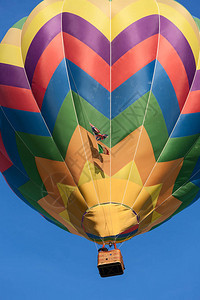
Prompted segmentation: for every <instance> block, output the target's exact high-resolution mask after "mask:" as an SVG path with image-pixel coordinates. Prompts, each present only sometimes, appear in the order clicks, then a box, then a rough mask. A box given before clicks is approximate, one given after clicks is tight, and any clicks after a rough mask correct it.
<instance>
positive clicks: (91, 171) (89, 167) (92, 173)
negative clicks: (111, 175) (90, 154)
mask: <svg viewBox="0 0 200 300" xmlns="http://www.w3.org/2000/svg"><path fill="white" fill-rule="evenodd" d="M99 168H100V167H99ZM99 168H98V167H97V166H94V164H93V163H91V162H89V161H87V162H86V163H85V166H84V168H83V170H82V173H81V176H80V179H79V182H78V186H81V185H83V184H85V183H87V182H90V181H92V180H99V179H102V177H103V176H105V178H108V176H107V175H106V174H105V173H104V172H103V170H101V169H99ZM91 177H92V178H91Z"/></svg>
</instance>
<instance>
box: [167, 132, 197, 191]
mask: <svg viewBox="0 0 200 300" xmlns="http://www.w3.org/2000/svg"><path fill="white" fill-rule="evenodd" d="M199 153H200V138H198V140H197V142H196V143H195V144H194V146H193V147H192V149H191V150H190V152H189V153H188V155H187V156H186V157H185V159H184V161H183V166H182V168H181V171H180V173H179V175H178V177H177V179H176V182H175V185H174V189H173V192H174V191H176V190H177V189H178V188H179V187H180V186H182V185H183V184H184V183H186V182H187V181H188V180H189V179H190V177H191V175H192V172H193V170H194V168H195V166H196V163H197V161H198V159H199Z"/></svg>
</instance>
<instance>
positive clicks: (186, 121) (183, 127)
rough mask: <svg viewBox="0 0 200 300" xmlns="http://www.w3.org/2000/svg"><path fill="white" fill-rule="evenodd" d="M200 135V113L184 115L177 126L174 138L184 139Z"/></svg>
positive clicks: (173, 134)
mask: <svg viewBox="0 0 200 300" xmlns="http://www.w3.org/2000/svg"><path fill="white" fill-rule="evenodd" d="M199 133H200V113H192V114H183V115H180V118H179V120H178V122H177V124H176V127H175V129H174V131H173V133H172V137H173V138H175V137H184V136H190V135H195V134H199Z"/></svg>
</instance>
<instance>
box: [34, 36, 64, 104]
mask: <svg viewBox="0 0 200 300" xmlns="http://www.w3.org/2000/svg"><path fill="white" fill-rule="evenodd" d="M63 58H64V51H63V41H62V36H61V33H59V34H58V35H57V36H56V37H55V38H54V39H53V40H52V41H51V43H50V44H49V45H48V47H47V48H46V49H45V51H44V52H43V53H42V55H41V57H40V59H39V61H38V63H37V66H36V68H35V72H34V75H33V81H32V91H33V94H34V96H35V98H36V101H37V103H38V106H39V108H40V109H41V107H42V102H43V98H44V95H45V92H46V89H47V86H48V84H49V82H50V80H51V78H52V76H53V74H54V72H55V70H56V68H57V67H58V65H59V64H60V63H61V61H62V60H63Z"/></svg>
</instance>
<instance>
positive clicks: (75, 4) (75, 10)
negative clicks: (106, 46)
mask: <svg viewBox="0 0 200 300" xmlns="http://www.w3.org/2000/svg"><path fill="white" fill-rule="evenodd" d="M108 4H109V2H108ZM63 12H70V13H72V14H75V15H78V16H80V17H82V18H83V19H85V20H87V21H88V22H89V23H91V24H92V25H94V26H95V27H96V28H97V29H98V30H99V31H101V32H102V33H103V34H104V35H105V36H106V37H107V39H108V40H110V18H109V17H107V16H106V15H105V14H104V13H103V12H102V10H100V9H99V8H98V7H96V6H95V5H93V4H92V3H90V2H88V1H86V0H76V1H74V0H69V1H66V2H65V4H64V7H63Z"/></svg>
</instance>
